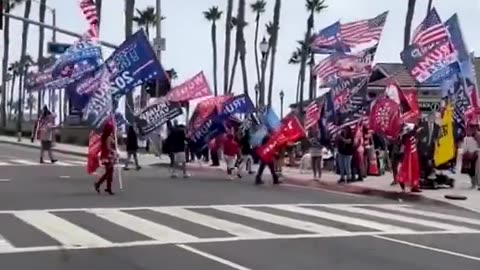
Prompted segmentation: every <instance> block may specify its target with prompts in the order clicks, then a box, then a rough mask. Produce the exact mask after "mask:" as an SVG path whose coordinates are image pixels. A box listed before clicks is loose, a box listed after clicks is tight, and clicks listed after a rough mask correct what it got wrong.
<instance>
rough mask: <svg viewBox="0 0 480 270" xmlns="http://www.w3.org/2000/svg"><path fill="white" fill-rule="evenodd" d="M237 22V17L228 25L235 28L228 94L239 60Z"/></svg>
mask: <svg viewBox="0 0 480 270" xmlns="http://www.w3.org/2000/svg"><path fill="white" fill-rule="evenodd" d="M238 24H239V21H238V19H237V17H232V22H231V24H230V27H231V28H232V29H233V28H234V27H235V28H236V34H237V35H236V36H235V50H234V52H235V54H234V55H233V64H232V73H230V79H229V81H228V82H229V86H228V94H230V93H232V90H233V83H234V81H235V74H236V71H237V64H238V59H239V58H240V47H239V42H238V39H239V36H238V35H239V34H240V33H239V32H238V28H237V26H238Z"/></svg>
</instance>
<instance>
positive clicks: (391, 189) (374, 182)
mask: <svg viewBox="0 0 480 270" xmlns="http://www.w3.org/2000/svg"><path fill="white" fill-rule="evenodd" d="M0 143H8V144H14V145H19V146H23V147H29V148H35V149H39V148H40V145H39V143H38V142H35V143H31V142H30V139H29V138H23V139H22V141H21V142H17V138H15V137H8V136H1V135H0ZM87 150H88V147H86V146H76V145H70V144H62V143H57V144H55V147H54V151H55V152H58V153H63V154H69V155H75V156H80V157H86V156H87ZM125 157H126V153H125V152H124V151H121V152H120V158H125ZM139 162H140V164H141V165H142V166H150V165H154V164H165V165H166V164H168V163H169V160H168V157H166V156H165V155H163V156H162V158H159V157H156V156H155V155H153V154H139ZM188 166H189V167H190V168H192V169H194V170H198V169H202V170H203V169H209V170H222V171H224V170H225V166H224V165H222V166H221V167H216V168H212V167H210V166H208V165H206V164H203V166H200V164H199V163H197V162H194V163H189V165H188ZM256 167H257V166H255V168H254V169H256ZM457 171H459V170H457ZM449 176H450V177H452V178H454V179H455V180H456V181H455V187H454V188H453V189H449V188H446V189H438V190H423V192H422V193H419V194H413V193H403V192H401V190H400V187H399V186H391V185H390V183H391V182H392V179H393V177H392V175H391V174H390V173H387V174H385V175H383V176H370V177H368V178H366V179H365V180H364V181H363V182H355V183H350V184H344V185H339V184H337V180H338V178H339V177H338V176H337V175H335V174H333V173H331V172H323V175H322V179H321V181H314V180H313V177H312V174H311V172H309V173H308V174H307V173H305V174H300V171H299V169H298V168H289V167H285V168H284V169H283V181H284V182H285V184H289V185H296V186H303V187H310V188H321V189H327V190H331V191H337V192H346V193H353V194H359V195H369V196H378V197H384V198H389V199H397V200H404V201H411V202H415V201H428V202H434V203H440V204H442V203H449V204H453V205H456V206H459V207H462V208H466V209H469V210H472V211H475V212H478V213H480V191H478V190H476V189H475V190H474V189H471V188H470V179H469V178H468V176H466V175H463V174H449ZM445 195H462V196H466V197H467V200H465V201H459V200H449V199H446V198H445V197H444V196H445Z"/></svg>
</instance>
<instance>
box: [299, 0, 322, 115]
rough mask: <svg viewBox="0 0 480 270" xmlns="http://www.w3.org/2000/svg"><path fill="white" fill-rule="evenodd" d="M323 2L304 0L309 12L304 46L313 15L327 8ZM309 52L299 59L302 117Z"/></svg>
mask: <svg viewBox="0 0 480 270" xmlns="http://www.w3.org/2000/svg"><path fill="white" fill-rule="evenodd" d="M324 2H325V0H306V5H305V6H306V8H307V11H308V12H309V14H310V15H309V16H308V19H307V32H306V34H305V39H304V42H305V44H309V42H310V40H311V36H312V29H313V27H314V25H315V14H318V13H320V12H321V11H323V10H324V9H325V8H327V6H326V5H324ZM308 54H309V51H308V50H304V51H303V53H302V58H301V63H300V108H299V109H300V113H301V114H302V115H303V107H302V105H303V93H304V89H305V74H306V63H307V57H308ZM311 58H313V56H310V59H311ZM312 70H313V67H312V66H311V65H310V71H312ZM312 75H313V74H311V76H310V87H309V90H310V91H309V92H310V93H309V96H310V97H311V96H312V94H313V91H314V89H312V87H313V78H312Z"/></svg>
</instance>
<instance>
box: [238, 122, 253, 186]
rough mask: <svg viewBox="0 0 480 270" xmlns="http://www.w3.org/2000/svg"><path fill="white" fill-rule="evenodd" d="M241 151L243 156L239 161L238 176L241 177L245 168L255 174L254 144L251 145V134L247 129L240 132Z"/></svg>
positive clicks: (249, 172)
mask: <svg viewBox="0 0 480 270" xmlns="http://www.w3.org/2000/svg"><path fill="white" fill-rule="evenodd" d="M239 142H240V153H241V156H240V158H239V159H238V162H237V168H238V177H239V178H241V177H242V175H241V172H242V171H243V169H244V168H245V169H246V170H247V171H248V174H253V173H254V172H253V170H252V165H253V158H252V154H253V150H252V146H251V145H250V134H249V133H248V130H247V131H244V132H243V134H240V139H239Z"/></svg>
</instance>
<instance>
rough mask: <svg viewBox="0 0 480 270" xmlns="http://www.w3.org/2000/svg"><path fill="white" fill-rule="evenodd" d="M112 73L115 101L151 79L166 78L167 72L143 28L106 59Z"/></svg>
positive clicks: (111, 79)
mask: <svg viewBox="0 0 480 270" xmlns="http://www.w3.org/2000/svg"><path fill="white" fill-rule="evenodd" d="M105 64H106V66H107V68H108V70H109V72H110V73H111V74H112V75H111V77H110V81H111V82H112V93H113V100H114V102H115V103H116V102H118V100H119V99H120V98H121V97H122V96H124V95H125V94H127V93H129V92H130V91H132V90H133V89H134V88H135V87H136V86H139V85H142V84H144V83H145V82H146V81H149V80H151V79H155V78H156V79H159V80H166V79H167V77H166V73H165V70H164V69H163V67H162V65H161V64H160V62H158V59H157V57H156V55H155V52H154V50H153V48H152V46H151V45H150V42H149V41H148V39H147V37H146V36H145V33H144V32H143V30H139V31H137V32H136V33H135V34H133V35H132V36H130V37H129V38H128V39H127V40H125V41H124V42H123V43H122V44H121V45H120V47H118V49H117V50H115V52H113V54H112V55H111V56H110V57H109V58H108V59H107V60H106V61H105Z"/></svg>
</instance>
